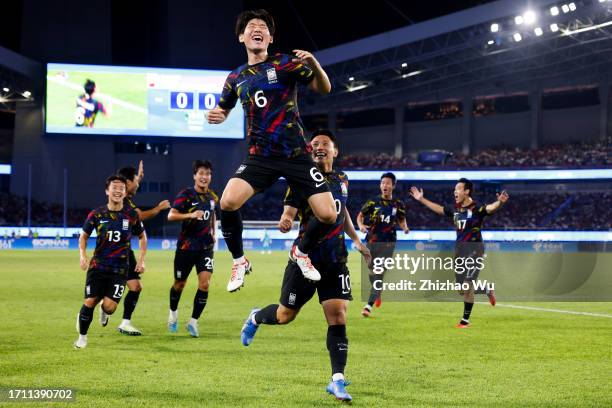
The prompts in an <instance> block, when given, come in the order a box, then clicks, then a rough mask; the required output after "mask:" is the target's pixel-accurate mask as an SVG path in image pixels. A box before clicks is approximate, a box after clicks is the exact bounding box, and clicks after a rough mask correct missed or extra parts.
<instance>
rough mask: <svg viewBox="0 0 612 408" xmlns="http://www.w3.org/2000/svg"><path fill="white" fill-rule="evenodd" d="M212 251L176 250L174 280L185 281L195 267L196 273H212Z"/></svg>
mask: <svg viewBox="0 0 612 408" xmlns="http://www.w3.org/2000/svg"><path fill="white" fill-rule="evenodd" d="M214 265H215V262H214V250H213V249H212V248H210V249H205V250H202V251H185V250H182V249H177V250H176V253H175V254H174V279H176V280H179V281H185V280H187V278H188V277H189V274H190V273H191V270H192V269H193V267H194V266H195V268H196V272H197V273H200V272H210V273H212V272H213V268H214Z"/></svg>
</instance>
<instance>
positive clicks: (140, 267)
mask: <svg viewBox="0 0 612 408" xmlns="http://www.w3.org/2000/svg"><path fill="white" fill-rule="evenodd" d="M147 245H148V240H147V233H146V232H145V231H144V230H143V231H142V232H141V233H140V235H139V236H138V249H139V254H138V262H136V269H135V270H136V272H137V273H144V271H145V264H144V260H145V256H146V255H147Z"/></svg>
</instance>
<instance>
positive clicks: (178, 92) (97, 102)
mask: <svg viewBox="0 0 612 408" xmlns="http://www.w3.org/2000/svg"><path fill="white" fill-rule="evenodd" d="M228 74H229V71H213V70H188V69H167V68H144V67H119V66H103V65H74V64H48V65H47V100H46V115H45V118H46V131H47V133H63V134H65V133H76V134H83V135H87V134H96V135H99V134H103V135H117V136H119V135H121V136H130V135H134V136H177V137H195V138H222V139H243V138H244V114H243V111H242V107H241V106H240V104H237V106H236V107H235V108H234V109H233V110H232V113H231V114H230V115H229V116H228V118H227V119H226V121H225V122H223V123H222V124H218V125H211V124H209V123H208V122H207V113H208V111H210V110H211V109H214V108H215V106H217V103H218V102H219V98H220V96H221V91H222V89H223V84H224V82H225V79H226V77H227V75H228Z"/></svg>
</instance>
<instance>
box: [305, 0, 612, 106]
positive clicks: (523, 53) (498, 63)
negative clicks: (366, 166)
mask: <svg viewBox="0 0 612 408" xmlns="http://www.w3.org/2000/svg"><path fill="white" fill-rule="evenodd" d="M611 51H612V1H610V0H578V1H567V0H558V1H552V0H530V1H528V2H527V1H523V0H521V1H517V0H500V1H496V2H492V3H488V4H485V5H481V6H478V7H474V8H470V9H467V10H463V11H460V12H457V13H453V14H449V15H446V16H442V17H438V18H435V19H432V20H428V21H425V22H422V23H418V24H413V25H409V26H406V27H403V28H399V29H396V30H393V31H389V32H386V33H382V34H378V35H375V36H371V37H368V38H364V39H361V40H357V41H353V42H350V43H346V44H343V45H339V46H336V47H332V48H328V49H325V50H321V51H319V52H317V53H316V56H317V58H318V59H319V61H320V62H321V64H322V65H324V66H325V69H326V71H327V73H328V74H329V76H330V79H331V81H332V88H333V90H332V92H331V93H330V94H329V95H327V96H326V97H324V98H321V99H317V101H316V103H307V104H305V106H304V107H303V110H304V112H305V113H311V114H312V113H325V112H329V111H330V110H331V111H333V110H341V109H363V108H368V107H382V106H393V105H399V104H404V103H409V102H411V103H412V102H414V103H419V102H426V101H442V100H448V99H461V98H466V97H471V98H473V97H474V96H485V95H496V94H511V93H515V92H525V91H529V92H532V91H538V90H544V89H548V88H556V87H560V86H563V87H567V86H573V85H576V86H578V85H584V84H592V83H602V82H607V81H608V80H609V78H611V74H612V52H611Z"/></svg>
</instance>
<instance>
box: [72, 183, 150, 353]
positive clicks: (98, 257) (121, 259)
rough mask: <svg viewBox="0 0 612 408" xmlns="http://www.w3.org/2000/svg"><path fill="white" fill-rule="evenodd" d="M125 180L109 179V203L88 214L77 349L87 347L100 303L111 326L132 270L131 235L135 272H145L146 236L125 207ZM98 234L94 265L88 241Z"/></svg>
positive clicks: (81, 248) (81, 244)
mask: <svg viewBox="0 0 612 408" xmlns="http://www.w3.org/2000/svg"><path fill="white" fill-rule="evenodd" d="M126 191H127V187H126V180H125V179H124V178H123V177H121V176H111V177H109V178H108V179H106V195H107V196H108V203H107V204H106V205H104V206H102V207H99V208H97V209H95V210H93V211H91V212H90V213H89V215H88V216H87V220H86V221H85V224H84V225H83V232H82V233H81V237H80V238H79V253H80V258H81V259H80V264H81V269H83V270H84V271H85V270H86V271H87V279H86V281H85V301H84V302H83V306H82V307H81V311H80V313H79V314H78V315H77V331H78V332H79V338H78V339H77V340H76V341H75V342H74V347H75V348H77V349H81V348H85V347H87V331H88V329H89V325H90V324H91V321H92V320H93V311H94V307H95V306H96V305H97V304H98V302H100V301H102V302H101V303H100V323H101V324H102V326H106V325H107V324H108V318H109V315H111V314H113V313H114V312H115V309H116V308H117V304H118V303H119V301H120V300H121V296H122V295H123V291H124V289H125V280H126V278H127V273H128V269H129V267H130V265H129V262H130V258H129V256H130V255H129V251H130V240H131V238H132V234H134V235H136V236H138V238H139V248H140V255H139V257H138V262H137V263H136V265H135V268H134V269H135V271H136V272H137V273H140V272H142V271H144V259H145V255H146V253H147V236H146V234H145V231H144V227H143V225H142V222H140V220H139V219H138V214H137V213H136V211H134V210H133V209H130V208H128V207H125V205H124V204H123V200H124V198H125V196H126ZM94 230H95V231H96V233H97V235H98V237H97V239H96V249H95V251H94V254H93V257H92V258H91V262H90V261H89V259H88V258H87V239H88V238H89V236H90V235H91V233H92V232H93V231H94Z"/></svg>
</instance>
